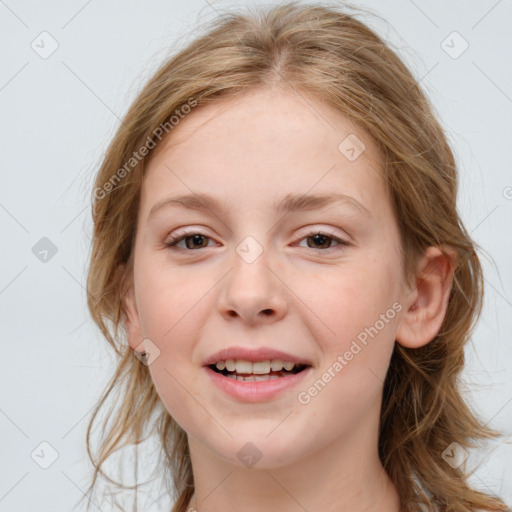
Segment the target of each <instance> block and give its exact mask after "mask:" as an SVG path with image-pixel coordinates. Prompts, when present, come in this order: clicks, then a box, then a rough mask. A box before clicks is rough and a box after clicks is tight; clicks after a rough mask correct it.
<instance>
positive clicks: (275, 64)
mask: <svg viewBox="0 0 512 512" xmlns="http://www.w3.org/2000/svg"><path fill="white" fill-rule="evenodd" d="M285 84H286V85H289V86H291V87H293V88H294V89H296V90H298V91H303V92H305V93H307V94H311V95H313V96H314V97H317V98H319V99H320V100H321V101H323V102H325V103H326V104H327V105H329V106H331V107H332V108H333V109H335V110H336V111H338V112H340V113H341V114H343V115H345V116H347V117H348V118H349V119H350V120H352V121H353V122H354V123H356V125H357V126H359V127H361V128H362V129H364V130H366V131H367V132H368V133H369V134H370V135H371V136H372V137H373V139H374V141H375V143H376V144H377V146H378V148H379V150H380V151H381V153H382V155H383V157H384V164H385V165H384V169H383V172H384V175H385V179H386V182H387V187H388V191H389V194H390V199H391V201H392V205H393V209H394V213H395V215H396V220H397V223H398V226H399V228H400V235H401V241H402V255H403V258H402V265H403V271H404V277H405V278H406V279H407V280H409V281H411V280H412V279H414V277H415V270H416V268H415V264H416V262H417V261H418V258H419V256H421V255H422V253H423V251H424V250H425V249H426V248H427V247H429V246H432V245H433V246H438V247H442V246H446V245H447V246H450V247H452V248H454V249H455V251H456V252H457V255H458V264H457V266H456V269H455V272H454V281H453V286H452V290H451V295H450V299H449V303H448V309H447V313H446V316H445V319H444V322H443V325H442V327H441V329H440V331H439V333H438V335H437V336H436V337H435V338H434V339H433V340H432V341H431V342H430V343H428V344H427V345H426V346H424V347H422V348H419V349H414V350H413V349H407V348H404V347H402V346H400V345H399V344H397V343H395V349H394V352H393V355H392V358H391V363H390V367H389V370H388V374H387V377H386V381H385V384H384V393H383V403H382V411H381V425H380V436H379V456H380V459H381V462H382V464H383V466H384V468H385V470H386V471H387V473H388V474H389V476H390V478H391V479H392V481H393V482H394V484H395V485H396V487H397V490H398V492H399V495H400V499H401V503H402V506H401V507H402V508H401V510H402V511H413V510H418V509H420V508H421V509H422V510H428V511H434V510H439V511H446V512H448V511H461V512H462V511H470V510H474V509H485V510H505V509H506V506H505V504H504V503H503V502H502V501H501V500H500V499H498V498H497V497H493V496H489V495H486V494H484V493H481V492H478V491H476V490H473V489H471V487H470V486H469V484H468V481H467V478H468V475H467V474H466V473H465V470H464V469H463V467H462V466H461V467H457V468H453V467H451V466H450V465H449V464H447V462H445V460H443V458H442V453H443V451H444V450H445V449H446V448H447V447H448V446H449V445H450V444H451V443H458V444H459V445H460V446H461V447H462V448H471V447H475V446H477V441H478V440H480V439H487V438H491V437H494V436H496V435H497V433H495V432H494V431H492V430H490V429H489V428H487V427H486V426H484V425H482V423H481V422H480V421H479V420H478V419H477V418H476V417H475V416H474V415H473V413H472V412H471V411H470V410H469V408H468V406H467V405H466V403H465V401H464V399H463V397H462V396H461V393H460V391H459V389H458V378H459V374H460V371H461V369H462V368H463V364H464V346H465V343H466V342H467V340H468V339H469V337H470V335H471V332H472V330H473V328H474V325H475V323H476V321H477V319H478V317H479V316H480V313H481V307H482V295H483V277H482V269H481V266H480V262H479V259H478V256H477V254H476V251H475V248H476V247H477V246H476V244H475V243H474V242H473V241H472V240H471V238H470V236H469V234H468V232H467V231H466V229H465V228H464V226H463V224H462V222H461V220H460V218H459V216H458V213H457V208H456V194H457V171H456V166H455V161H454V156H453V154H452V151H451V149H450V147H449V145H448V142H447V139H446V136H445V134H444V132H443V129H442V128H441V126H440V125H439V123H438V121H437V120H436V118H435V116H434V115H433V109H432V107H431V106H430V104H429V102H428V100H427V98H426V97H425V95H424V94H423V92H422V91H421V89H420V87H419V86H418V83H417V82H416V80H415V78H414V77H413V76H412V74H411V73H410V71H409V70H408V69H407V68H406V66H405V65H404V64H403V63H402V61H401V60H400V59H399V57H398V56H397V55H396V54H395V53H394V52H393V51H392V50H391V49H390V47H389V46H388V45H387V44H385V43H384V42H383V41H382V40H381V39H380V38H379V37H378V36H377V35H376V34H375V33H374V32H373V31H372V30H370V29H369V28H368V27H367V26H366V25H364V24H363V23H361V22H360V21H358V20H357V19H356V18H355V16H354V15H349V14H347V13H346V12H344V11H343V9H342V8H341V7H337V6H329V5H320V4H315V5H308V4H300V3H298V2H290V3H286V4H281V5H278V6H274V7H272V8H269V9H268V10H267V11H263V10H258V11H257V12H250V10H249V12H247V13H240V12H230V13H227V14H224V15H223V17H222V18H220V17H219V18H218V19H216V20H215V21H214V22H213V23H212V24H211V26H209V30H208V32H207V33H206V34H203V35H202V36H200V37H198V38H197V39H196V40H194V41H193V42H191V43H190V44H189V45H188V46H186V47H185V48H184V49H182V50H181V51H179V53H177V54H176V55H175V56H173V57H172V58H170V59H169V60H167V61H166V62H165V63H164V64H163V65H162V66H161V67H160V68H159V70H158V71H157V72H156V73H155V74H154V76H153V77H152V78H151V79H150V80H149V82H148V83H147V84H146V85H145V87H144V88H143V90H142V91H141V92H140V94H139V95H138V97H137V98H136V99H135V101H134V102H133V104H132V105H131V107H130V109H129V110H128V112H127V114H126V115H125V117H124V119H123V120H122V123H121V125H120V127H119V129H118V131H117V133H116V134H115V136H114V138H113V140H112V142H111V144H110V146H109V148H108V150H107V152H106V155H105V157H104V160H103V162H102V165H101V168H100V169H99V172H98V174H97V177H96V181H95V185H94V193H93V198H92V216H93V221H94V229H93V238H92V252H91V260H90V268H89V273H88V279H87V290H88V307H89V309H90V312H91V315H92V318H93V319H94V321H95V323H96V324H97V325H98V326H99V328H100V330H101V332H102V333H103V335H104V336H105V338H106V340H107V341H108V343H109V344H110V345H111V346H112V347H113V348H114V350H115V352H116V354H117V356H118V358H119V360H118V365H117V369H116V371H115V373H114V375H113V377H112V379H111V381H110V383H109V385H108V386H107V388H106V389H105V391H104V393H103V395H102V397H101V400H100V401H99V403H98V404H97V406H96V409H95V411H94V413H93V415H92V418H91V420H90V423H89V427H88V430H87V449H88V453H89V456H90V458H91V461H92V462H93V464H94V468H95V471H94V478H93V479H92V483H91V484H90V487H89V490H90V489H92V488H93V487H94V485H95V482H96V480H97V477H98V475H99V474H101V475H103V476H105V477H107V475H106V474H105V473H104V472H103V471H102V465H103V464H104V462H105V461H106V460H107V459H108V458H109V457H110V456H111V455H112V454H113V453H114V452H115V451H117V450H118V449H120V448H122V447H123V446H126V445H133V444H135V445H137V444H138V443H140V442H141V441H142V440H143V435H144V433H145V432H146V429H147V428H148V426H149V425H152V426H153V427H156V428H157V430H158V433H159V437H160V441H161V448H162V450H161V453H160V456H161V457H162V460H163V464H164V466H163V467H165V469H166V471H168V474H169V476H170V478H169V480H171V479H172V481H173V489H174V491H175V497H176V502H175V504H174V508H173V512H185V510H186V507H187V505H188V504H189V501H190V498H191V496H192V494H193V492H194V481H193V474H192V468H191V463H190V455H189V449H188V443H187V436H186V433H185V432H184V431H183V430H182V429H181V428H180V427H179V426H178V425H177V423H176V422H175V421H174V419H173V418H172V417H171V416H170V414H169V413H168V412H167V411H166V410H165V408H164V407H163V405H162V403H161V402H160V399H159V397H158V395H157V393H156V391H155V388H154V386H153V383H152V380H151V377H150V374H149V370H148V368H147V366H145V365H144V364H141V362H140V361H139V360H138V359H137V358H136V357H134V355H133V351H132V350H131V349H130V347H129V346H128V344H127V342H126V337H125V334H121V335H120V333H119V327H120V325H121V326H122V320H123V319H124V316H125V310H124V306H123V295H124V293H126V291H127V290H128V287H129V286H131V285H132V284H131V274H132V271H133V250H132V249H133V242H134V238H135V225H136V219H137V211H138V202H139V193H140V189H141V185H142V181H143V177H144V168H145V165H147V162H148V161H149V158H150V157H151V154H148V155H146V156H145V157H142V158H140V159H138V158H137V159H136V160H133V158H134V157H133V155H134V153H135V152H137V151H139V153H140V148H142V147H143V146H146V147H148V144H152V145H153V146H155V145H156V144H158V143H159V142H160V139H161V137H160V136H159V134H160V132H162V129H161V128H160V131H158V129H159V127H164V128H165V131H166V132H169V133H171V134H172V131H171V130H172V123H170V122H169V117H170V116H172V115H173V113H175V112H178V113H180V112H181V113H183V112H186V111H187V110H186V109H184V105H191V104H193V102H196V103H195V105H197V106H196V107H194V108H200V106H201V105H205V104H208V103H211V102H215V101H216V100H217V99H219V98H224V97H233V96H240V95H243V94H244V93H245V92H247V91H249V90H251V89H253V88H259V87H272V86H276V85H285ZM190 110H191V109H190V108H189V109H188V111H190ZM192 115H193V109H192ZM180 117H181V116H180ZM166 123H167V124H166ZM157 139H158V140H157ZM131 159H132V160H131ZM127 162H131V163H130V165H129V166H128V167H127V165H126V164H127ZM122 169H124V171H121V170H122ZM109 183H110V185H109ZM141 341H142V340H141ZM116 389H117V390H118V393H117V396H118V397H120V400H119V402H118V403H117V404H115V405H113V406H112V407H111V409H110V410H109V413H108V417H109V418H110V420H111V423H112V424H111V425H109V426H108V428H107V425H106V422H105V424H104V425H103V428H104V438H103V439H102V441H101V443H100V447H99V455H98V458H97V459H95V458H94V457H93V455H92V454H91V448H90V441H91V439H90V434H91V429H92V426H93V423H94V421H95V419H96V417H97V415H98V413H99V411H100V409H101V408H102V407H103V406H104V405H105V404H106V400H107V397H108V396H109V395H110V394H111V393H112V392H113V391H114V390H116ZM153 417H154V418H153ZM150 421H152V423H150ZM107 478H108V477H107ZM109 481H111V482H113V480H110V479H109ZM116 484H117V485H122V484H120V483H116ZM123 487H124V486H123Z"/></svg>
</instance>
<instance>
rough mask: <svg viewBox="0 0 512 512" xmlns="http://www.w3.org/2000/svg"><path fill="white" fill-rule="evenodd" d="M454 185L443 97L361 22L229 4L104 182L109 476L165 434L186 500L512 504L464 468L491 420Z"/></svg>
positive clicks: (475, 282)
mask: <svg viewBox="0 0 512 512" xmlns="http://www.w3.org/2000/svg"><path fill="white" fill-rule="evenodd" d="M456 192H457V171H456V168H455V163H454V157H453V154H452V152H451V150H450V147H449V146H448V143H447V140H446V137H445V135H444V133H443V130H442V128H441V127H440V125H439V123H438V121H437V120H436V119H435V117H434V116H433V113H432V110H431V107H430V105H429V102H428V101H427V99H426V97H425V95H424V94H423V93H422V91H421V90H420V88H419V87H418V84H417V83H416V82H415V80H414V78H413V76H412V75H411V73H410V72H409V70H408V69H407V68H406V67H405V66H404V64H403V63H402V62H401V61H400V59H399V58H398V57H397V55H395V54H394V53H393V52H392V51H391V50H390V48H389V47H388V46H387V45H386V44H385V43H384V42H383V41H382V40H381V39H380V38H379V37H378V36H377V35H376V34H375V33H374V32H372V31H371V30H370V29H369V28H368V27H366V26H365V25H364V24H362V23H361V22H359V21H358V20H357V19H356V18H355V17H353V16H350V15H348V14H346V13H345V12H343V10H342V9H340V8H339V7H332V6H330V7H329V6H321V5H304V4H299V3H288V4H283V5H280V6H277V7H273V8H271V9H269V10H268V11H258V12H253V13H248V14H231V15H229V16H224V17H222V18H219V19H218V20H217V21H216V22H215V23H214V24H213V25H212V26H211V27H210V29H209V31H208V32H207V33H206V34H205V35H203V36H201V37H199V38H197V39H196V40H195V41H194V42H192V43H191V44H190V45H189V46H187V47H186V48H184V49H183V50H181V51H180V52H179V53H178V54H177V55H176V56H174V57H173V58H171V59H170V60H169V61H168V62H166V63H165V64H164V65H163V66H162V67H161V68H160V69H159V70H158V72H157V73H156V74H155V75H154V76H153V77H152V78H151V80H150V81H149V83H147V85H146V86H145V87H144V89H143V90H142V92H141V93H140V94H139V96H138V98H137V99H136V100H135V102H134V103H133V105H132V106H131V108H130V109H129V111H128V113H127V114H126V116H125V118H124V120H123V121H122V124H121V126H120V128H119V130H118V132H117V134H116V135H115V137H114V140H113V141H112V143H111V145H110V147H109V149H108V151H107V154H106V156H105V159H104V162H103V164H102V166H101V169H100V171H99V173H98V176H97V178H96V182H95V186H94V193H93V220H94V233H93V245H92V254H91V262H90V269H89V275H88V292H89V295H88V297H89V302H88V305H89V308H90V311H91V314H92V316H93V319H94V320H95V322H96V323H97V324H98V326H99V327H100V329H101V331H102V332H103V334H104V336H105V337H106V339H107V341H108V342H109V343H110V344H111V345H112V347H114V348H115V350H116V353H117V354H118V355H119V364H118V368H117V371H116V372H115V375H114V377H113V378H112V381H111V383H110V385H109V386H108V388H107V389H106V391H105V393H104V395H103V397H102V399H101V400H100V402H99V404H98V406H97V408H96V411H95V413H94V415H93V417H92V419H91V423H90V425H89V430H88V436H87V444H88V450H89V454H90V455H91V451H90V447H89V445H90V431H91V428H92V424H93V422H94V420H95V418H96V417H97V415H98V413H99V411H100V409H101V408H102V406H103V405H104V404H106V403H107V402H106V400H107V398H108V397H109V396H110V394H111V393H112V392H113V391H114V390H115V389H116V388H117V389H119V390H120V391H121V398H120V400H119V401H118V402H117V403H116V404H115V405H113V406H112V408H111V410H110V412H109V415H108V419H109V420H110V422H111V424H109V425H108V426H106V424H105V426H106V428H105V433H104V439H102V441H101V444H100V449H99V455H98V457H97V458H95V457H93V456H92V455H91V459H92V461H93V463H94V465H95V474H94V478H93V481H92V483H91V487H90V488H91V489H92V488H93V486H94V485H95V482H96V479H97V476H98V475H99V474H102V466H103V464H104V463H105V461H106V460H107V459H108V458H109V457H110V456H111V455H112V454H113V453H114V452H115V451H116V450H117V449H119V448H121V447H122V446H124V445H127V444H134V445H137V444H139V443H141V442H142V440H144V438H145V435H149V434H148V433H149V432H150V427H151V429H154V428H156V429H157V431H158V434H159V439H160V442H161V446H160V452H159V453H160V456H161V463H160V464H159V467H161V468H165V470H167V471H168V474H167V477H168V481H171V480H172V483H173V487H172V488H170V489H169V491H170V492H171V491H172V492H173V493H174V497H175V503H174V506H173V509H172V511H173V512H185V511H187V510H188V511H192V510H195V511H199V512H212V511H219V510H237V511H241V510H243V511H244V512H247V511H256V510H265V511H277V510H279V511H281V512H282V511H292V510H309V511H319V510H322V511H349V510H350V511H355V510H357V511H359V510H361V511H362V510H364V511H381V512H382V511H384V512H397V511H417V510H427V511H446V512H448V511H474V510H496V511H497V510H505V509H506V505H505V504H504V503H503V502H502V501H501V500H500V499H499V498H497V497H494V496H489V495H486V494H483V493H481V492H478V491H476V490H473V489H471V487H470V486H469V485H468V482H467V473H466V467H465V459H466V457H467V454H468V452H467V449H468V448H469V447H471V446H474V445H475V443H476V441H478V440H479V439H481V438H490V437H492V436H493V435H495V433H494V432H492V431H491V430H489V429H488V428H486V427H484V426H483V425H482V423H481V422H480V421H479V420H478V419H476V418H475V417H474V416H473V415H472V413H471V412H470V410H469V408H468V406H467V405H466V403H465V401H464V399H463V397H462V396H461V394H460V392H459V390H458V387H457V379H458V376H459V373H460V371H461V369H462V367H463V360H464V345H465V343H466V342H467V340H468V339H469V336H470V334H471V331H472V328H473V325H474V322H475V321H476V319H477V317H478V315H479V313H480V309H481V300H482V271H481V267H480V263H479V259H478V257H477V254H476V252H475V244H474V242H473V241H472V240H471V239H470V237H469V235H468V233H467V231H466V229H465V228H464V226H463V225H462V223H461V221H460V219H459V217H458V214H457V211H456ZM109 322H110V325H109ZM119 327H121V328H122V332H121V333H120V332H119ZM151 431H152V430H151Z"/></svg>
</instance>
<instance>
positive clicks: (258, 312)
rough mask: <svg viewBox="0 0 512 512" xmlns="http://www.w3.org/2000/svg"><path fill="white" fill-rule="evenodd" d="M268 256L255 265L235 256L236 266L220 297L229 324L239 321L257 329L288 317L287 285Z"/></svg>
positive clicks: (222, 310)
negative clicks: (257, 326) (271, 266)
mask: <svg viewBox="0 0 512 512" xmlns="http://www.w3.org/2000/svg"><path fill="white" fill-rule="evenodd" d="M264 255H265V253H263V254H261V255H260V256H259V258H257V259H256V261H253V262H252V263H248V262H247V261H245V260H244V259H243V258H241V257H240V256H238V255H235V257H234V266H233V268H232V269H231V271H230V272H228V274H227V276H226V278H225V280H223V282H224V287H223V290H222V293H221V294H220V296H219V304H218V307H219V311H220V313H221V315H222V316H223V317H224V318H225V319H226V320H228V321H233V320H234V319H239V321H240V322H242V323H245V324H247V325H250V326H254V325H256V324H258V323H265V324H267V323H273V322H276V321H278V320H280V319H282V318H283V317H284V316H285V315H286V312H287V308H288V302H287V293H286V289H287V288H286V285H285V284H284V282H283V277H282V276H279V275H278V273H276V272H275V270H273V269H272V268H270V266H269V265H268V260H267V258H266V257H265V256H264Z"/></svg>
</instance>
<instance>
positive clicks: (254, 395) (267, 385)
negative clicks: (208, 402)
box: [204, 366, 313, 402]
mask: <svg viewBox="0 0 512 512" xmlns="http://www.w3.org/2000/svg"><path fill="white" fill-rule="evenodd" d="M204 368H205V370H206V372H207V373H208V375H209V376H210V378H211V379H212V381H213V383H214V384H215V385H216V386H217V387H218V388H219V389H220V390H221V391H223V392H224V393H226V394H227V395H230V396H232V397H233V398H236V399H238V400H241V401H244V402H263V401H265V400H270V399H272V398H275V397H277V396H278V395H279V394H280V393H283V392H284V391H285V390H287V389H291V388H292V387H293V386H296V385H297V384H298V383H299V382H301V381H302V380H303V379H304V378H305V377H306V375H309V373H310V371H311V370H312V369H313V368H312V367H311V366H309V367H308V368H306V369H305V370H302V371H301V372H299V373H295V374H291V375H287V376H286V377H279V379H273V380H260V381H252V382H245V381H241V380H236V379H230V378H229V377H224V375H222V374H220V373H217V372H216V371H214V370H212V369H211V368H210V367H208V366H205V367H204Z"/></svg>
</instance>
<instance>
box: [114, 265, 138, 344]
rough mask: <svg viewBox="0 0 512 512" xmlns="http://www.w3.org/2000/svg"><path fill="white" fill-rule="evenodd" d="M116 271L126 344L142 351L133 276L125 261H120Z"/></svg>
mask: <svg viewBox="0 0 512 512" xmlns="http://www.w3.org/2000/svg"><path fill="white" fill-rule="evenodd" d="M118 272H119V273H120V274H121V277H120V283H121V286H120V290H121V295H122V301H123V313H124V314H123V315H122V322H123V326H124V329H125V331H126V336H127V339H128V344H129V345H130V348H131V349H132V350H135V351H137V352H142V351H144V345H143V342H142V340H143V339H144V337H143V335H142V329H141V325H140V318H139V313H138V310H137V303H136V302H135V288H134V285H133V277H132V276H131V274H130V272H129V270H128V269H127V267H126V264H125V263H122V264H121V265H120V266H119V267H118Z"/></svg>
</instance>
